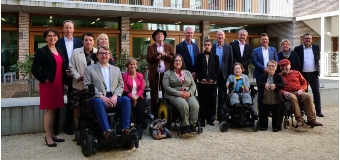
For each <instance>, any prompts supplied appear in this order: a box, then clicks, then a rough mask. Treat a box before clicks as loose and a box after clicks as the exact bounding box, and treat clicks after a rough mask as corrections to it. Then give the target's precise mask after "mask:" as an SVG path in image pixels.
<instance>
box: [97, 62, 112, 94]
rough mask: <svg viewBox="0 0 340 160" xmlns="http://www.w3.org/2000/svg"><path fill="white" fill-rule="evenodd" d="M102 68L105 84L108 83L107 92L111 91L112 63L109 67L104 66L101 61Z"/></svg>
mask: <svg viewBox="0 0 340 160" xmlns="http://www.w3.org/2000/svg"><path fill="white" fill-rule="evenodd" d="M99 65H100V69H101V70H102V74H103V77H104V81H105V85H106V92H111V83H110V82H111V81H110V65H108V66H107V67H104V66H102V65H101V64H100V63H99Z"/></svg>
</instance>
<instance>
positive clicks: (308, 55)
mask: <svg viewBox="0 0 340 160" xmlns="http://www.w3.org/2000/svg"><path fill="white" fill-rule="evenodd" d="M303 61H304V63H303V68H302V72H314V71H316V67H315V60H314V54H313V49H312V45H310V46H309V47H305V45H303Z"/></svg>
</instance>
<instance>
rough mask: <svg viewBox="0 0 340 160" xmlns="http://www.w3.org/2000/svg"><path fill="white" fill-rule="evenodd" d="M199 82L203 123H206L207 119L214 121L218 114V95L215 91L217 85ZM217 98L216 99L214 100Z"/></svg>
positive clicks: (199, 99) (198, 88) (198, 89)
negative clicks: (215, 94)
mask: <svg viewBox="0 0 340 160" xmlns="http://www.w3.org/2000/svg"><path fill="white" fill-rule="evenodd" d="M196 84H197V91H198V102H199V105H200V110H199V113H200V117H201V123H202V124H205V123H204V122H205V120H206V121H207V122H214V121H215V119H214V120H212V118H214V116H215V114H216V103H214V102H216V97H215V96H214V93H216V89H217V86H216V84H202V83H196ZM214 99H215V100H214Z"/></svg>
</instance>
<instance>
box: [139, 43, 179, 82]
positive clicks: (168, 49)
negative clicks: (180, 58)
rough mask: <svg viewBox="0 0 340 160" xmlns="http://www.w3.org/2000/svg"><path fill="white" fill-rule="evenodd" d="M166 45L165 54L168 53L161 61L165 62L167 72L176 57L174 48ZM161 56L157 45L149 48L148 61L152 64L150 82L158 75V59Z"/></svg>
mask: <svg viewBox="0 0 340 160" xmlns="http://www.w3.org/2000/svg"><path fill="white" fill-rule="evenodd" d="M163 44H164V52H165V53H167V54H166V56H164V57H163V56H162V57H161V59H162V60H163V61H164V65H165V70H166V71H167V70H169V66H170V62H171V60H172V58H173V56H174V55H175V52H174V47H173V46H172V45H171V44H165V43H163ZM158 55H159V53H158V51H157V43H154V44H152V45H149V46H148V49H147V53H146V61H148V63H149V64H150V66H149V75H148V80H153V78H154V77H155V75H156V73H157V68H158V62H159V60H158V59H156V57H157V56H158Z"/></svg>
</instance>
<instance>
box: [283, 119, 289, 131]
mask: <svg viewBox="0 0 340 160" xmlns="http://www.w3.org/2000/svg"><path fill="white" fill-rule="evenodd" d="M283 127H285V129H287V128H289V120H288V119H285V120H284V122H283Z"/></svg>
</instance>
